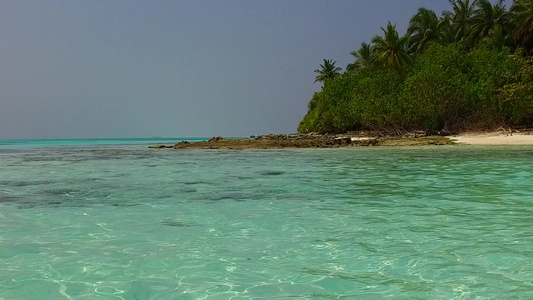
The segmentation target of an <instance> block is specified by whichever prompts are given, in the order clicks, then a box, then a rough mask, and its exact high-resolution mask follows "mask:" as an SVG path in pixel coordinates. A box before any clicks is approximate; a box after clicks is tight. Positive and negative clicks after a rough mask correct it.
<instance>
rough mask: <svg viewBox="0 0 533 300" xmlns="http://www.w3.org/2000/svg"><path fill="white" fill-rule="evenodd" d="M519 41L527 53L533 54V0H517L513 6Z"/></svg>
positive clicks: (512, 10)
mask: <svg viewBox="0 0 533 300" xmlns="http://www.w3.org/2000/svg"><path fill="white" fill-rule="evenodd" d="M511 13H512V19H513V23H514V25H515V27H516V39H517V42H518V43H519V44H520V45H521V46H522V47H523V48H524V50H525V51H526V54H528V55H533V1H531V0H515V2H514V3H513V6H511Z"/></svg>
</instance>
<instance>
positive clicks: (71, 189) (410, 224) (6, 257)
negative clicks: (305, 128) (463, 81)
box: [0, 139, 533, 300]
mask: <svg viewBox="0 0 533 300" xmlns="http://www.w3.org/2000/svg"><path fill="white" fill-rule="evenodd" d="M180 140H181V139H119V140H33V141H0V299H2V300H33V299H36V300H37V299H39V300H43V299H76V300H82V299H83V300H89V299H91V300H92V299H117V300H118V299H124V300H126V299H127V300H148V299H150V300H167V299H169V300H170V299H533V147H531V146H502V147H479V146H478V147H476V146H438V147H418V148H413V147H400V148H347V149H301V150H266V151H259V150H258V151H248V150H247V151H229V150H228V151H220V150H170V149H161V150H155V149H148V148H147V146H148V145H151V144H161V143H164V144H172V143H173V142H178V141H180Z"/></svg>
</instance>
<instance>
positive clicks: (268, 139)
mask: <svg viewBox="0 0 533 300" xmlns="http://www.w3.org/2000/svg"><path fill="white" fill-rule="evenodd" d="M454 144H455V143H454V142H453V141H452V140H451V139H449V138H447V137H441V136H420V137H419V136H400V137H371V136H360V135H353V134H324V135H321V134H279V135H273V134H271V135H262V136H257V137H255V136H253V137H250V138H242V139H226V138H223V137H213V138H211V139H210V140H208V141H201V142H186V141H184V142H180V143H177V144H174V145H153V146H149V148H152V149H218V150H265V149H319V148H348V147H389V146H395V147H398V146H429V145H454Z"/></svg>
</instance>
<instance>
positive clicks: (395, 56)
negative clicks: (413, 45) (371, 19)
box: [372, 22, 412, 71]
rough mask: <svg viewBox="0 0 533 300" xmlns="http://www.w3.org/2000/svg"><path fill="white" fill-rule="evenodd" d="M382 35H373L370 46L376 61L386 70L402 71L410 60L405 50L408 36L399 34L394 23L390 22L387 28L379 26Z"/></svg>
mask: <svg viewBox="0 0 533 300" xmlns="http://www.w3.org/2000/svg"><path fill="white" fill-rule="evenodd" d="M381 30H382V31H383V34H384V36H378V35H376V36H374V37H373V38H372V46H373V48H374V58H375V61H376V63H378V64H380V65H381V66H383V67H384V68H385V69H388V70H393V69H394V70H397V71H404V70H405V68H406V67H407V65H408V64H409V63H410V62H411V61H412V58H411V56H409V53H408V52H407V41H408V36H401V37H400V36H399V35H398V31H397V30H396V25H392V24H391V23H390V22H389V23H388V25H387V29H385V28H383V27H381Z"/></svg>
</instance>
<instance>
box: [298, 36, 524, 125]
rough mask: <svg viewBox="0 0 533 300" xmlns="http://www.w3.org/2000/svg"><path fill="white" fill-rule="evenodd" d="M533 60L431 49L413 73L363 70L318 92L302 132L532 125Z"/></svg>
mask: <svg viewBox="0 0 533 300" xmlns="http://www.w3.org/2000/svg"><path fill="white" fill-rule="evenodd" d="M532 95H533V60H531V59H530V60H527V59H525V58H523V57H520V56H516V55H511V54H510V52H509V51H508V50H507V51H498V50H496V49H493V48H490V47H481V46H480V47H476V48H475V49H473V50H472V51H469V50H467V49H466V48H465V47H463V46H460V45H459V44H451V45H448V46H442V45H439V44H432V45H430V46H429V47H428V48H427V50H426V51H425V52H424V53H422V54H421V55H419V56H417V57H416V59H415V61H414V62H413V64H412V65H411V66H410V68H409V69H408V71H407V74H406V75H404V74H402V73H399V72H396V71H383V70H381V71H380V70H370V69H359V70H355V71H352V72H349V73H345V74H343V75H342V76H339V77H337V78H335V79H334V80H332V81H330V83H329V84H328V85H327V86H325V87H324V88H323V89H322V91H321V92H318V93H316V94H315V95H314V96H313V99H312V100H311V101H310V102H309V107H308V108H309V111H308V114H307V115H306V116H305V117H304V119H303V120H302V121H301V122H300V126H299V128H298V130H299V131H300V132H342V131H346V130H353V129H368V130H384V131H389V132H397V131H403V130H428V131H433V132H436V131H441V130H445V131H460V130H467V129H483V128H492V127H497V126H502V125H506V126H528V125H529V126H530V125H532V123H531V122H532V117H533V99H532V97H533V96H532Z"/></svg>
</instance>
